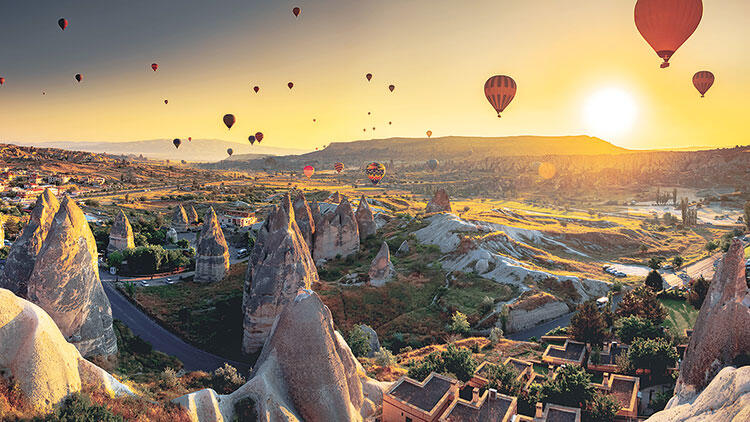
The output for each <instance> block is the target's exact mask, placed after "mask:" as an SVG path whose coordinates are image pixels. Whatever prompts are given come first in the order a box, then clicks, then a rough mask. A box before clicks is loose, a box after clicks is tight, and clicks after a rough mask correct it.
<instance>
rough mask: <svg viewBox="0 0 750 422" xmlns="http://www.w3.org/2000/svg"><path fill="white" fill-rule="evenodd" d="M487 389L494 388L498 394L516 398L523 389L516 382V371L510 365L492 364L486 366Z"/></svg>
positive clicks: (521, 385)
mask: <svg viewBox="0 0 750 422" xmlns="http://www.w3.org/2000/svg"><path fill="white" fill-rule="evenodd" d="M488 368H489V370H488V371H487V381H488V383H487V388H494V389H495V390H497V392H498V393H500V394H506V395H509V396H517V395H518V393H519V392H520V391H521V389H522V388H523V384H521V382H520V381H518V380H517V379H516V378H518V375H519V373H518V370H516V368H515V367H513V366H512V365H505V364H494V365H489V366H488Z"/></svg>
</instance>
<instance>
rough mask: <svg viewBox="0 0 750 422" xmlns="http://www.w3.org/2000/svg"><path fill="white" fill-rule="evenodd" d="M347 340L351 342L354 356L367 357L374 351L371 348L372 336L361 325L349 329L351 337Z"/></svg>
mask: <svg viewBox="0 0 750 422" xmlns="http://www.w3.org/2000/svg"><path fill="white" fill-rule="evenodd" d="M346 342H347V344H349V348H350V349H352V353H354V356H356V357H365V356H367V355H369V354H370V352H371V351H372V349H371V348H370V337H369V336H368V335H367V333H365V331H364V330H363V329H362V326H360V325H355V326H354V328H352V330H351V331H349V338H348V339H347V340H346Z"/></svg>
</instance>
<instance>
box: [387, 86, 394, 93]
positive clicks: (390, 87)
mask: <svg viewBox="0 0 750 422" xmlns="http://www.w3.org/2000/svg"><path fill="white" fill-rule="evenodd" d="M388 89H389V90H391V92H393V90H394V89H396V85H388Z"/></svg>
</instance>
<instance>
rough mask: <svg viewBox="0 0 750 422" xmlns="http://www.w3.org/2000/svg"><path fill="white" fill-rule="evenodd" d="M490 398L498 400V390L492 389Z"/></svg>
mask: <svg viewBox="0 0 750 422" xmlns="http://www.w3.org/2000/svg"><path fill="white" fill-rule="evenodd" d="M490 398H491V399H496V398H497V390H495V389H494V388H490Z"/></svg>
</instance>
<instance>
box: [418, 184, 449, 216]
mask: <svg viewBox="0 0 750 422" xmlns="http://www.w3.org/2000/svg"><path fill="white" fill-rule="evenodd" d="M424 211H425V212H428V213H430V212H443V211H446V212H451V200H450V197H448V192H446V191H445V189H443V188H440V189H438V190H437V191H435V195H434V196H433V197H432V199H430V202H428V203H427V208H425V210H424Z"/></svg>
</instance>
